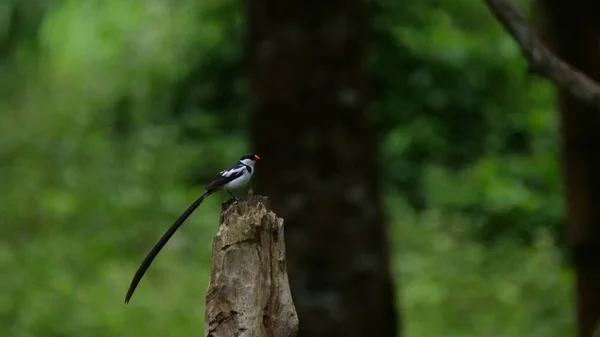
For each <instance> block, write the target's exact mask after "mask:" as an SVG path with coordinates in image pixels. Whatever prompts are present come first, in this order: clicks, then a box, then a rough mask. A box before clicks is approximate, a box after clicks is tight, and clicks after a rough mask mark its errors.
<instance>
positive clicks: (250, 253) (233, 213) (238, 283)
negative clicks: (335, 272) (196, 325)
mask: <svg viewBox="0 0 600 337" xmlns="http://www.w3.org/2000/svg"><path fill="white" fill-rule="evenodd" d="M212 251H213V260H212V268H211V273H210V282H209V285H208V290H207V293H206V316H205V336H207V337H233V336H243V337H284V336H285V337H288V336H289V337H293V336H296V333H297V330H298V317H297V315H296V310H295V308H294V303H293V301H292V296H291V293H290V288H289V283H288V277H287V271H286V258H285V243H284V235H283V219H281V218H278V217H277V216H276V215H275V213H273V212H272V211H270V209H269V206H268V202H267V199H266V198H265V197H262V196H254V195H251V196H249V198H248V200H244V201H239V202H237V203H233V204H231V203H226V204H224V205H223V209H222V211H221V221H220V225H219V231H218V232H217V234H216V236H215V237H214V239H213V250H212Z"/></svg>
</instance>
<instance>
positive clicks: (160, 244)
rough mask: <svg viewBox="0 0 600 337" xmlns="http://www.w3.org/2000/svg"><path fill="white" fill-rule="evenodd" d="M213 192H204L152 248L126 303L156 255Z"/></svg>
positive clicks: (134, 279) (141, 266) (140, 268)
mask: <svg viewBox="0 0 600 337" xmlns="http://www.w3.org/2000/svg"><path fill="white" fill-rule="evenodd" d="M213 191H214V190H208V189H207V190H206V192H204V193H203V194H202V195H201V196H200V197H199V198H198V199H196V201H194V203H193V204H191V205H190V206H189V207H188V208H187V209H186V210H185V212H183V214H181V215H180V216H179V218H177V220H175V222H174V223H173V224H172V225H171V227H169V229H168V230H167V232H166V233H165V234H164V235H163V236H162V237H161V238H160V240H158V242H157V243H156V245H154V248H152V250H151V251H150V253H148V255H147V256H146V258H145V259H144V261H143V262H142V264H141V265H140V267H139V268H138V270H137V271H136V272H135V275H134V276H133V280H131V285H130V286H129V290H128V291H127V296H125V303H129V300H130V299H131V296H133V292H134V291H135V288H136V287H137V285H138V283H140V280H141V279H142V276H144V273H146V270H147V269H148V267H150V264H151V263H152V261H153V260H154V258H155V257H156V255H158V253H159V252H160V250H161V249H162V248H163V247H164V246H165V245H166V244H167V241H169V239H170V238H171V237H172V236H173V234H175V232H176V231H177V229H178V228H179V226H181V224H183V222H184V221H185V220H186V219H187V218H188V217H189V216H190V215H191V214H192V212H194V210H195V209H196V208H198V206H199V205H200V203H202V201H203V200H204V199H205V198H206V197H208V196H209V195H210V194H211V193H212V192H213Z"/></svg>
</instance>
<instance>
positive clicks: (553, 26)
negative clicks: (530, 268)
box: [543, 0, 600, 337]
mask: <svg viewBox="0 0 600 337" xmlns="http://www.w3.org/2000/svg"><path fill="white" fill-rule="evenodd" d="M543 1H544V5H545V6H546V7H545V14H546V18H545V19H546V21H547V26H546V27H545V29H546V32H545V35H546V40H547V41H548V42H549V44H550V46H551V48H552V49H553V50H554V51H555V52H556V54H557V55H558V56H559V57H561V58H562V59H564V60H565V61H566V62H568V63H569V64H571V65H572V66H574V67H575V68H577V69H579V70H580V71H581V72H583V73H584V74H586V75H587V76H588V77H590V78H592V79H593V80H595V81H599V80H600V48H599V46H600V19H599V18H600V17H599V16H598V13H599V10H600V4H599V3H598V2H596V1H584V0H571V1H566V0H565V1H559V0H543ZM558 98H559V107H560V112H561V134H562V156H563V168H564V181H565V188H566V203H567V221H568V230H569V234H570V240H571V243H572V245H573V262H574V267H575V271H576V273H577V316H578V326H579V336H581V337H590V336H592V335H593V333H594V329H595V328H596V327H597V325H598V322H599V321H600V111H598V109H597V108H594V107H593V106H591V105H589V104H586V103H584V102H582V101H580V100H578V99H576V98H575V97H574V96H572V95H570V94H569V93H568V92H567V91H566V90H564V89H563V90H560V91H559V94H558Z"/></svg>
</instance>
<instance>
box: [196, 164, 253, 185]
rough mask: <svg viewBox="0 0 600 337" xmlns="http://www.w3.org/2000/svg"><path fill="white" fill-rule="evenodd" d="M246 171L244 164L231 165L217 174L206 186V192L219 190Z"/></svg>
mask: <svg viewBox="0 0 600 337" xmlns="http://www.w3.org/2000/svg"><path fill="white" fill-rule="evenodd" d="M245 170H246V166H244V164H242V163H240V162H237V163H235V164H233V165H231V166H230V167H229V168H228V169H226V170H223V171H221V172H219V174H217V175H216V176H215V177H214V178H212V179H211V181H210V182H209V183H208V184H207V185H206V190H207V191H209V190H210V191H214V190H217V189H219V188H221V187H222V186H223V185H225V184H227V183H228V182H230V181H232V180H235V179H237V178H239V177H241V176H242V175H243V174H244V171H245Z"/></svg>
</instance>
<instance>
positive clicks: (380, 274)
mask: <svg viewBox="0 0 600 337" xmlns="http://www.w3.org/2000/svg"><path fill="white" fill-rule="evenodd" d="M246 4H247V8H246V10H247V12H246V13H247V15H248V16H247V17H248V24H249V26H248V29H249V36H248V37H249V38H248V46H247V53H248V54H247V57H248V61H249V70H250V77H251V88H252V97H253V100H254V101H253V102H252V103H253V116H252V117H253V125H252V132H253V141H254V148H253V150H254V151H256V152H257V153H258V154H259V155H260V156H261V157H262V158H263V160H261V162H260V163H259V164H258V165H259V166H260V167H259V168H258V169H257V170H256V180H257V185H258V186H257V191H258V193H261V194H265V195H268V196H269V197H270V199H271V201H272V204H273V207H274V209H275V210H276V212H277V213H278V215H279V216H281V217H282V218H284V220H285V228H286V245H287V247H288V258H289V261H288V271H289V276H290V284H291V287H292V295H293V299H294V302H295V304H296V309H297V311H298V316H299V320H300V332H299V335H300V336H311V337H317V336H345V337H352V336H356V337H359V336H360V337H363V336H382V337H385V336H397V332H396V330H397V315H396V311H395V309H394V303H395V296H394V291H393V284H392V280H391V276H390V272H389V259H388V248H387V243H386V237H385V229H386V226H385V222H384V221H385V219H384V217H383V213H382V205H381V199H380V187H379V180H378V178H379V174H378V173H379V172H378V165H377V163H376V157H377V153H378V149H377V146H376V145H377V143H376V137H375V134H374V131H373V128H372V126H371V121H370V118H369V116H368V113H367V110H366V102H367V98H366V83H367V78H366V76H365V75H366V68H367V58H366V45H367V39H368V33H369V31H368V28H369V27H368V14H367V13H368V11H367V8H366V6H365V4H364V3H363V1H361V0H331V1H314V0H288V1H283V0H250V1H248V2H246Z"/></svg>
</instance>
